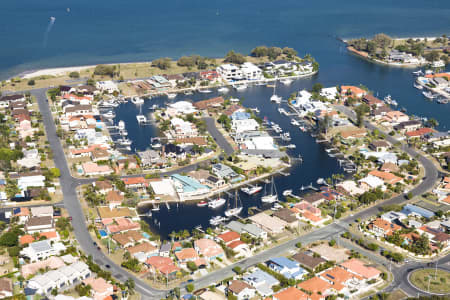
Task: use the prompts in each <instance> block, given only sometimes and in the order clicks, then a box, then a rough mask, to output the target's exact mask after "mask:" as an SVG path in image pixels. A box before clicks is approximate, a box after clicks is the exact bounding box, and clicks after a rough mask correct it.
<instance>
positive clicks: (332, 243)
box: [328, 240, 336, 247]
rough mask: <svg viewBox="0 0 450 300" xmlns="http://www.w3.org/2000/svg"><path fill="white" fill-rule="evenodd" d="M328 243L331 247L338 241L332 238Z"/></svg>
mask: <svg viewBox="0 0 450 300" xmlns="http://www.w3.org/2000/svg"><path fill="white" fill-rule="evenodd" d="M328 245H330V247H333V246H334V245H336V241H335V240H330V241H329V242H328Z"/></svg>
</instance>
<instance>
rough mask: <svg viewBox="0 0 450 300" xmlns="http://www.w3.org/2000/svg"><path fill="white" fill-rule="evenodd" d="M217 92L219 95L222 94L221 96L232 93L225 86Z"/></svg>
mask: <svg viewBox="0 0 450 300" xmlns="http://www.w3.org/2000/svg"><path fill="white" fill-rule="evenodd" d="M217 91H218V92H219V93H221V94H226V93H228V92H229V91H230V89H229V88H227V87H225V86H223V87H221V88H219V89H218V90H217Z"/></svg>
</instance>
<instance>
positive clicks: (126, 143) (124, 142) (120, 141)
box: [117, 138, 133, 146]
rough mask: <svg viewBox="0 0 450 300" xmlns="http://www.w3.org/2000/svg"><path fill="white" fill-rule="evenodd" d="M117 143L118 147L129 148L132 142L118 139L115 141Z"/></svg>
mask: <svg viewBox="0 0 450 300" xmlns="http://www.w3.org/2000/svg"><path fill="white" fill-rule="evenodd" d="M117 141H118V142H119V144H120V145H122V146H130V145H131V144H132V143H133V142H132V141H131V140H130V139H126V138H125V139H120V140H117Z"/></svg>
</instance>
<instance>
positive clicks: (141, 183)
mask: <svg viewBox="0 0 450 300" xmlns="http://www.w3.org/2000/svg"><path fill="white" fill-rule="evenodd" d="M122 181H123V183H124V184H125V187H126V188H128V189H130V188H131V189H133V188H143V187H146V186H147V182H146V181H145V178H144V177H142V176H138V177H125V178H122Z"/></svg>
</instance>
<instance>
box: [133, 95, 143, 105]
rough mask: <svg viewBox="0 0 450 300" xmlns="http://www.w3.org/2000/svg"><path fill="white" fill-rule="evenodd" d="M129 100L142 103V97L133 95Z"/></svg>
mask: <svg viewBox="0 0 450 300" xmlns="http://www.w3.org/2000/svg"><path fill="white" fill-rule="evenodd" d="M131 102H133V103H134V104H144V99H142V98H140V97H133V98H132V99H131Z"/></svg>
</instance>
